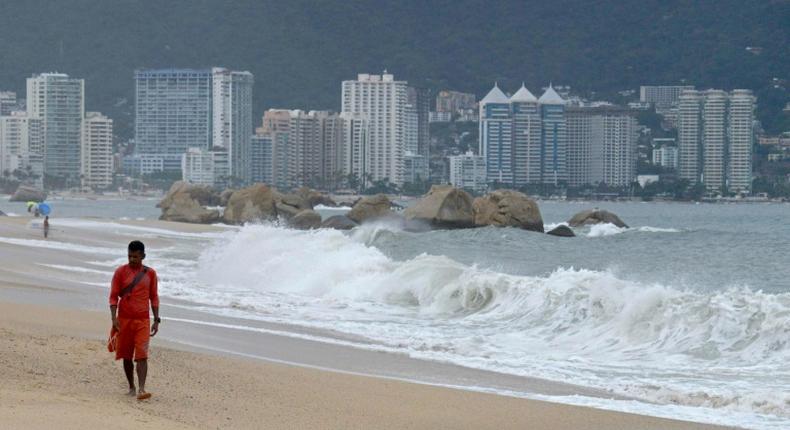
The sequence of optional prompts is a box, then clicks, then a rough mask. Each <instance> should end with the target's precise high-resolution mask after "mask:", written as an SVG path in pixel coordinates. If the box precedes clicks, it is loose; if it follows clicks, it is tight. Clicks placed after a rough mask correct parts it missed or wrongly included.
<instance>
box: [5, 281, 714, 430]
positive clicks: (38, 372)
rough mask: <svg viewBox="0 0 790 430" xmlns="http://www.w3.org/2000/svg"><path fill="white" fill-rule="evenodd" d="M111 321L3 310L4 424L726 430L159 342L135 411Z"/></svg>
mask: <svg viewBox="0 0 790 430" xmlns="http://www.w3.org/2000/svg"><path fill="white" fill-rule="evenodd" d="M0 285H2V286H0V288H4V287H5V284H0ZM106 320H107V316H106V315H103V314H102V313H100V312H93V311H79V310H68V309H62V308H53V307H48V306H38V305H24V304H14V303H10V302H8V301H5V300H3V301H0V327H2V329H0V344H2V348H0V350H2V351H3V352H2V354H0V362H3V363H4V368H3V370H2V371H0V374H1V375H2V376H3V380H4V381H7V382H6V383H5V384H4V386H3V388H2V389H1V390H0V393H2V394H3V397H4V398H6V399H11V402H9V403H4V405H5V406H4V407H2V408H0V421H2V422H4V423H6V424H8V425H9V426H10V427H11V428H20V427H24V428H32V429H38V428H41V429H44V428H52V426H53V425H57V426H59V428H84V425H85V423H95V424H104V423H110V422H112V423H116V422H121V423H123V422H129V423H130V424H133V425H130V426H128V427H124V426H123V425H122V426H121V427H119V428H132V427H134V428H151V429H159V428H162V429H164V428H216V427H233V428H259V426H260V423H261V422H266V423H267V426H266V427H267V428H272V429H286V428H338V429H339V428H385V429H386V428H392V429H395V428H447V429H463V428H468V429H480V428H490V429H505V428H513V429H517V428H518V429H521V428H534V429H544V428H545V429H576V428H600V429H608V428H629V429H692V428H693V429H720V428H724V427H717V426H713V425H706V424H697V423H690V422H683V421H674V420H667V419H662V418H654V417H648V416H641V415H633V414H628V413H621V412H610V411H603V410H598V409H591V408H587V407H580V406H570V405H564V404H558V403H550V402H545V401H541V400H527V399H521V398H515V397H507V396H501V395H494V394H486V393H477V392H472V391H466V390H457V389H452V388H446V387H439V386H434V385H425V384H414V383H410V382H403V381H398V380H392V379H384V378H376V377H370V376H361V375H353V374H346V373H338V372H331V371H326V370H318V369H311V368H305V367H296V366H291V365H287V364H281V363H276V362H270V361H265V360H259V359H249V358H247V359H245V358H240V357H235V358H234V357H227V356H222V355H210V354H202V353H197V352H192V351H190V348H183V345H179V344H178V343H174V342H171V341H166V340H161V339H159V338H155V340H154V341H153V347H152V352H151V363H150V365H149V368H150V370H149V379H148V384H147V388H148V389H149V391H151V392H153V393H154V398H153V399H152V400H151V401H146V402H137V401H136V400H134V399H130V398H128V397H126V396H124V392H125V381H124V378H123V375H122V371H121V368H120V365H119V363H117V362H115V361H114V360H113V359H112V356H111V354H109V353H107V352H106V349H104V344H103V341H102V340H101V337H102V335H103V330H102V328H105V326H106V325H107V321H106ZM162 328H163V329H165V326H164V325H163V327H162ZM261 404H263V405H265V407H261ZM64 409H65V410H68V411H69V412H70V413H69V414H66V415H63V413H62V411H63V410H64ZM56 423H57V424H56ZM140 424H142V425H143V426H142V427H140Z"/></svg>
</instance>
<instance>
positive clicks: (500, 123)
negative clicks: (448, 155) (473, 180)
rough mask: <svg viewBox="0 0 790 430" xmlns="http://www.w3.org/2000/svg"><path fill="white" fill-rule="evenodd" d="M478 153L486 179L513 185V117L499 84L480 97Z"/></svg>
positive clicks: (490, 181) (508, 102) (491, 181)
mask: <svg viewBox="0 0 790 430" xmlns="http://www.w3.org/2000/svg"><path fill="white" fill-rule="evenodd" d="M479 128H480V135H479V136H480V150H479V151H480V153H479V154H480V155H481V156H483V158H484V160H485V165H486V180H487V181H488V182H489V183H499V184H506V185H511V186H512V185H513V183H514V182H513V181H514V177H515V173H514V162H515V161H514V159H513V118H512V115H511V110H510V99H509V98H508V96H506V95H505V93H503V92H502V90H500V89H499V86H498V85H496V84H495V85H494V88H492V89H491V91H489V92H488V94H487V95H486V96H485V97H483V99H482V100H480V123H479Z"/></svg>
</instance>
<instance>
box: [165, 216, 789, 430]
mask: <svg viewBox="0 0 790 430" xmlns="http://www.w3.org/2000/svg"><path fill="white" fill-rule="evenodd" d="M595 227H596V226H593V228H595ZM610 228H611V227H599V229H601V231H607V230H606V229H610ZM615 228H616V227H615ZM640 229H645V230H641V231H645V232H650V231H651V229H654V228H652V227H649V228H644V227H642V228H637V229H629V230H628V231H631V230H634V231H637V232H638V231H640ZM591 230H592V229H591ZM618 230H620V229H618ZM664 230H671V231H664ZM660 231H661V232H674V231H676V230H674V229H660ZM397 234H403V233H402V232H400V231H398V229H397V227H395V226H392V225H387V224H373V225H365V226H362V227H360V228H357V229H355V230H354V231H352V232H350V233H342V232H338V231H334V230H315V231H307V232H305V231H296V230H289V229H283V228H278V227H275V226H271V225H248V226H245V227H243V228H241V229H240V230H238V231H237V232H231V233H227V234H226V235H225V236H223V237H222V238H221V239H218V240H217V241H216V242H215V244H214V246H211V247H208V248H206V249H205V250H204V251H203V253H202V254H201V256H200V258H199V262H198V263H197V264H196V263H192V262H190V261H189V260H183V259H173V260H172V261H169V262H168V261H166V260H163V261H162V266H161V268H160V267H158V269H160V278H162V279H163V282H164V284H165V285H166V288H163V291H168V292H169V293H170V294H172V295H174V296H177V297H180V298H184V299H187V300H192V301H195V302H198V303H204V304H207V305H213V306H221V307H226V308H228V309H233V310H236V311H240V312H243V313H244V312H246V313H250V315H255V316H256V317H258V318H262V319H266V320H269V321H276V322H286V323H291V324H298V325H304V326H310V327H316V328H326V329H331V330H334V331H340V332H345V333H350V334H355V335H358V336H364V337H367V338H368V339H370V340H371V341H373V342H374V343H375V344H376V345H379V346H380V347H384V348H395V349H397V350H400V351H403V352H405V353H407V354H410V355H412V356H414V357H418V358H425V359H431V360H441V361H447V362H452V363H457V364H462V365H466V366H470V367H477V368H483V369H489V370H495V371H499V372H505V373H512V374H519V375H529V376H539V377H545V378H548V379H555V380H563V381H567V380H572V381H575V382H577V383H579V384H585V385H589V386H594V387H599V388H604V389H611V390H614V391H615V392H619V393H622V394H624V395H628V396H634V397H638V398H642V399H645V400H648V401H650V402H657V403H662V404H673V405H685V406H689V407H702V408H706V409H707V408H710V409H715V410H716V411H717V412H710V413H716V414H732V416H733V417H735V418H732V420H733V421H731V423H732V424H740V425H745V423H747V421H748V420H745V419H741V418H737V417H739V416H740V417H742V416H749V417H752V418H754V419H757V420H758V421H759V420H760V418H759V417H758V415H759V414H768V415H769V416H773V417H774V418H771V420H774V419H780V420H782V419H787V421H786V422H790V394H788V393H787V390H786V387H787V386H788V383H790V370H788V369H787V367H786V362H787V360H788V359H790V341H788V338H790V328H788V327H790V294H788V293H784V294H767V293H762V292H754V291H751V290H749V289H747V288H744V287H741V288H735V287H733V288H728V289H722V290H717V291H715V292H712V293H700V292H693V291H685V290H680V289H677V288H673V287H671V286H667V285H660V284H641V283H636V282H633V281H626V280H623V279H620V278H618V277H617V276H616V275H615V274H614V273H612V272H600V271H590V270H574V269H558V270H556V271H555V272H554V273H551V274H550V275H548V276H544V277H533V276H516V275H510V274H506V273H500V272H495V271H491V270H483V269H480V268H477V267H474V266H468V265H464V264H461V263H459V262H457V261H454V260H452V259H450V258H447V257H445V256H434V255H427V254H423V255H419V256H417V257H415V258H412V259H409V260H407V261H397V260H393V259H391V258H389V257H387V256H386V255H385V254H384V253H382V252H381V251H380V250H379V249H377V248H376V247H374V246H372V244H373V243H379V242H380V241H381V240H382V238H387V237H390V236H393V235H397ZM745 393H748V394H745ZM646 407H648V408H649V406H646ZM728 416H729V415H728ZM755 417H757V418H755ZM769 421H770V420H769ZM766 422H767V421H766ZM749 426H753V423H751V422H749ZM757 427H759V426H757ZM765 428H768V427H765Z"/></svg>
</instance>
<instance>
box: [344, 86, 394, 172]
mask: <svg viewBox="0 0 790 430" xmlns="http://www.w3.org/2000/svg"><path fill="white" fill-rule="evenodd" d="M406 88H407V83H406V81H396V80H395V77H394V76H393V75H391V74H388V73H386V71H385V72H384V74H382V75H370V74H360V75H358V76H357V80H356V81H343V85H342V100H343V101H342V106H343V112H344V113H349V114H356V115H362V116H363V117H365V118H366V119H367V121H368V127H369V129H368V130H369V134H368V143H369V144H368V149H369V152H368V154H366V158H367V161H368V164H367V165H366V166H365V174H367V175H370V179H372V180H374V181H375V180H382V179H387V180H389V181H390V182H393V183H395V184H397V185H403V156H404V152H405V149H406V148H405V145H406V127H407V115H406V103H407V90H406Z"/></svg>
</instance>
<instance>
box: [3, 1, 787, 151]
mask: <svg viewBox="0 0 790 430" xmlns="http://www.w3.org/2000/svg"><path fill="white" fill-rule="evenodd" d="M788 23H790V2H788V1H786V0H773V1H770V0H765V1H743V0H715V1H707V0H696V1H692V0H689V1H671V0H660V1H657V0H640V1H622V0H598V1H589V0H552V1H545V0H518V1H473V0H453V1H449V0H433V1H424V0H423V1H414V0H401V1H397V2H395V1H393V2H383V1H354V0H344V1H306V0H287V1H268V0H266V1H262V0H255V1H253V0H235V1H226V0H222V1H220V0H167V1H151V0H112V1H99V0H59V1H55V0H51V1H40V0H39V1H36V0H27V1H22V0H8V1H3V2H0V89H6V90H15V91H17V92H18V93H20V96H21V97H23V95H22V94H24V85H25V81H24V79H25V78H26V77H28V76H29V75H31V74H32V73H37V72H44V71H55V70H57V71H61V72H65V73H69V74H70V75H72V76H75V77H83V78H85V79H86V98H87V108H88V109H90V110H99V111H102V112H104V113H105V114H108V115H109V116H111V117H113V118H114V119H115V120H116V130H117V132H119V133H120V134H121V135H124V136H130V135H131V134H132V133H131V128H132V124H131V119H132V112H133V110H132V104H133V102H134V84H133V80H132V73H133V71H134V69H136V68H159V67H207V66H212V65H218V66H225V67H230V68H234V69H243V70H249V71H251V72H252V73H254V74H255V80H256V84H255V115H256V116H259V115H260V114H261V113H262V111H263V110H264V109H266V108H270V107H283V108H303V109H304V108H308V109H338V108H339V105H340V82H341V81H342V80H344V79H355V78H356V74H357V73H361V72H370V73H379V72H381V71H382V70H383V69H387V70H388V71H389V72H391V73H394V74H395V76H396V78H398V79H406V80H408V81H409V82H410V83H414V84H418V85H421V86H428V87H431V88H434V89H442V88H451V89H457V90H461V91H468V92H474V93H477V94H478V96H482V95H483V94H485V92H486V91H487V90H488V89H489V88H490V87H491V85H492V83H493V82H494V81H499V83H500V85H501V86H503V87H504V88H506V89H509V90H512V91H514V90H515V89H516V88H517V85H519V84H520V83H521V81H525V82H526V84H527V86H528V87H530V88H533V89H534V91H533V92H537V91H539V88H540V87H541V86H545V85H546V84H548V82H549V81H552V82H554V83H558V84H563V85H570V86H571V87H573V88H574V89H575V90H577V91H580V92H583V93H589V92H591V91H595V92H598V93H599V94H600V93H604V94H605V93H613V92H614V91H617V90H622V89H637V88H638V86H639V85H645V84H679V83H688V84H694V85H697V86H699V87H703V88H707V87H717V88H724V89H730V88H735V87H738V88H750V89H753V90H755V91H756V92H757V94H758V96H759V97H760V100H759V104H760V108H759V109H760V115H759V116H760V118H761V119H762V120H763V122H764V125H765V126H766V128H768V129H769V130H770V131H773V132H777V131H783V130H788V129H790V124H788V116H787V115H782V113H781V109H782V108H783V107H784V104H785V103H786V102H787V100H788V94H787V90H786V89H785V87H786V85H788V82H787V79H788V78H789V77H790V76H788V75H790V59H788V45H790V43H788V42H789V39H788V32H789V31H790V29H789V28H788V27H789V26H790V25H789V24H788ZM747 47H758V48H761V49H760V50H759V54H758V53H757V52H758V50H751V51H749V50H747V49H746V48H747ZM774 78H778V79H779V80H778V81H774ZM783 80H784V81H783ZM777 87H778V88H777Z"/></svg>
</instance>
